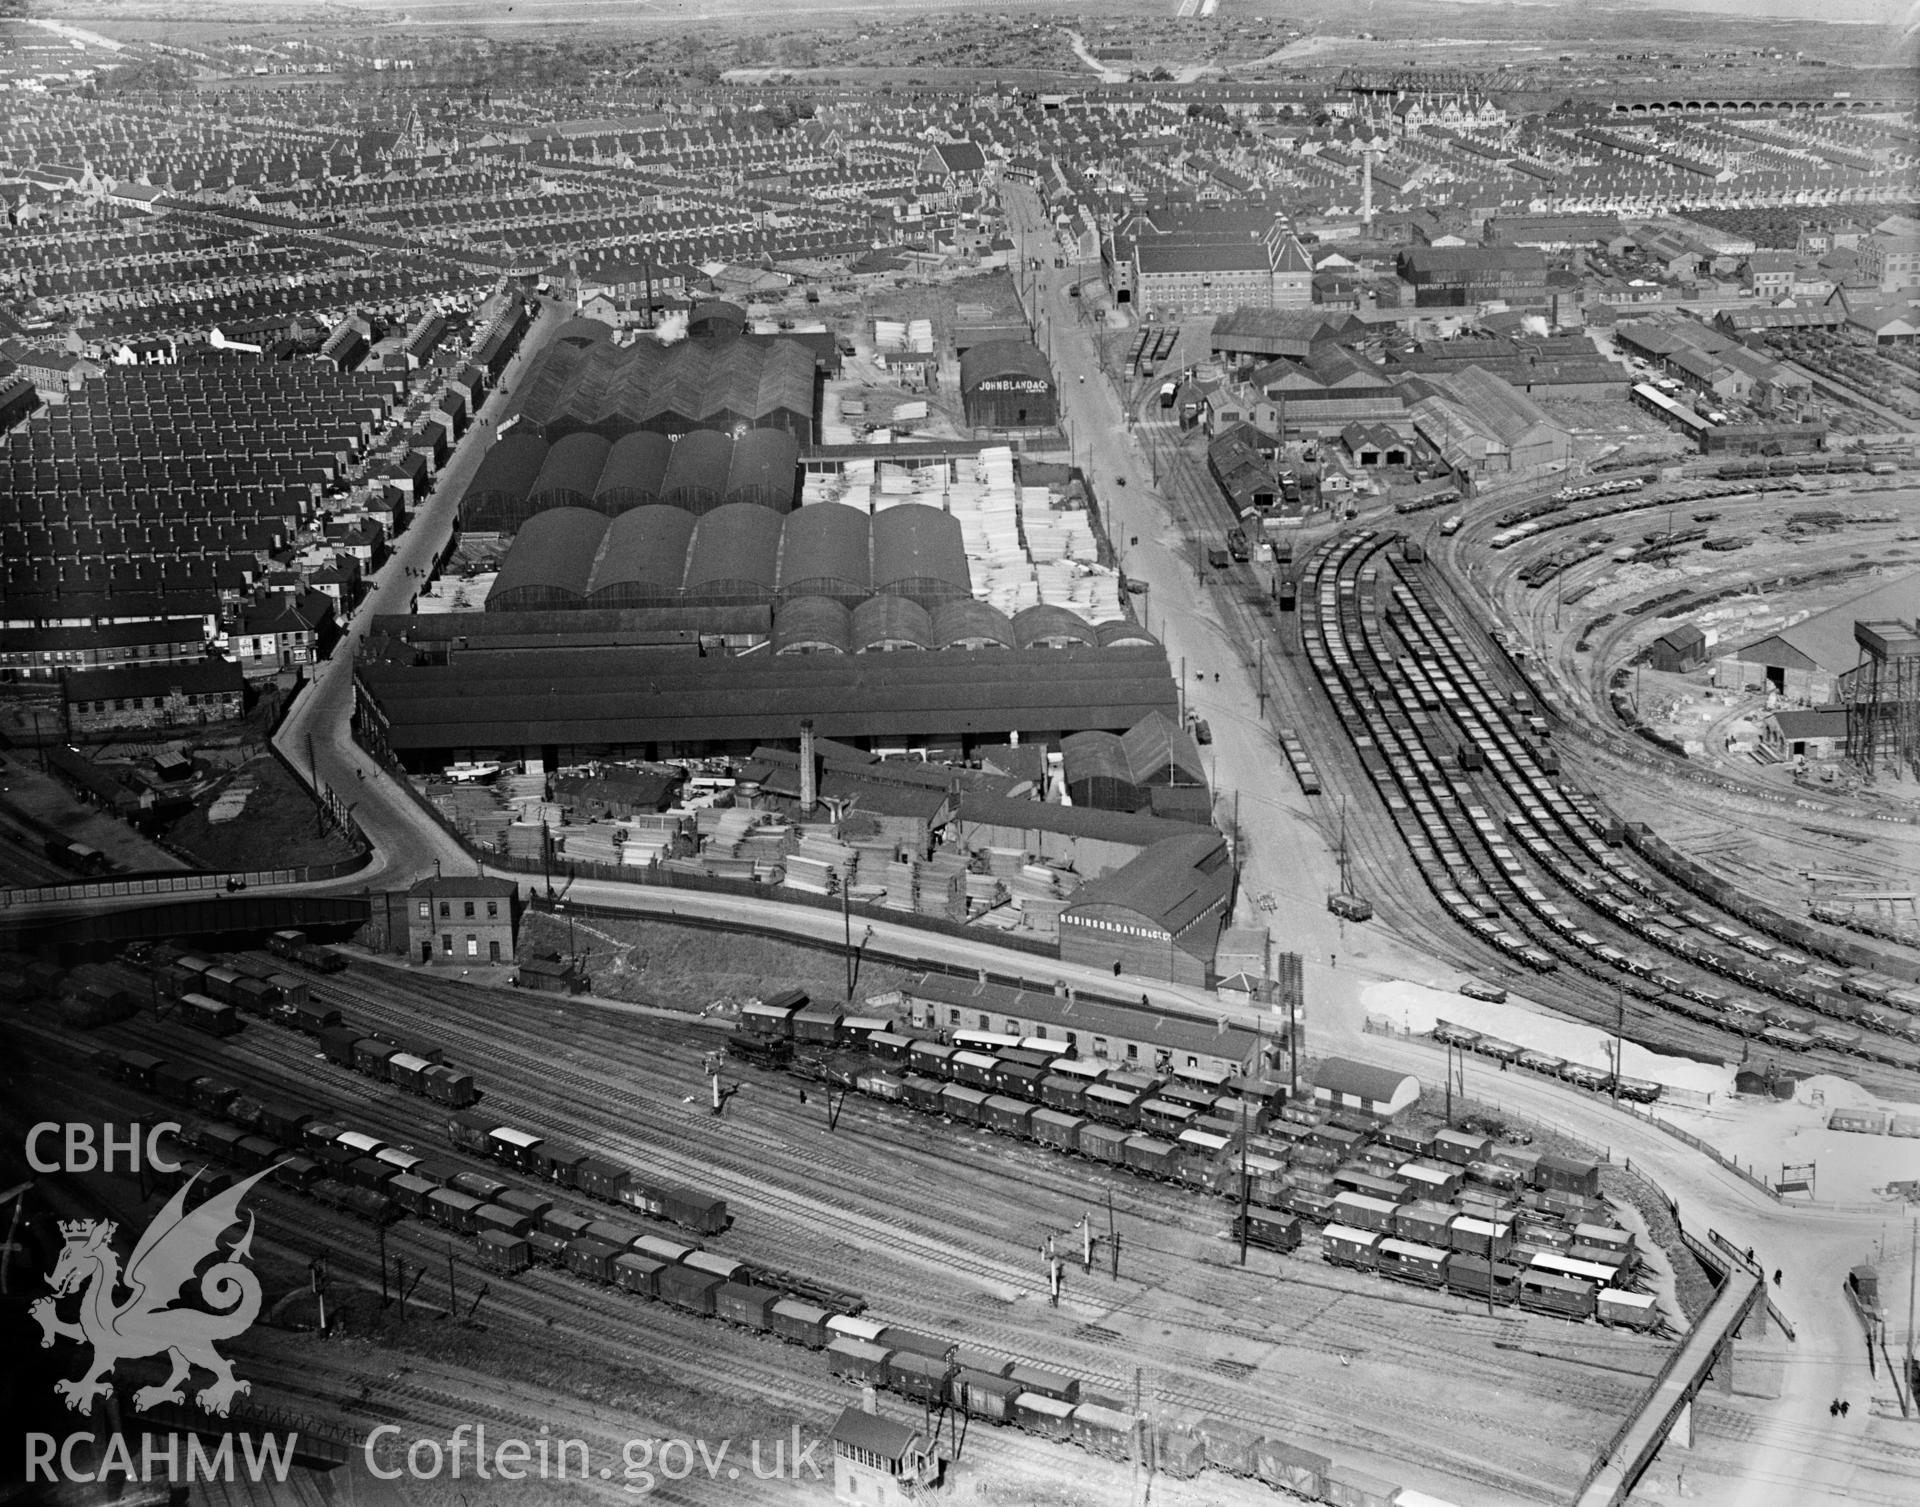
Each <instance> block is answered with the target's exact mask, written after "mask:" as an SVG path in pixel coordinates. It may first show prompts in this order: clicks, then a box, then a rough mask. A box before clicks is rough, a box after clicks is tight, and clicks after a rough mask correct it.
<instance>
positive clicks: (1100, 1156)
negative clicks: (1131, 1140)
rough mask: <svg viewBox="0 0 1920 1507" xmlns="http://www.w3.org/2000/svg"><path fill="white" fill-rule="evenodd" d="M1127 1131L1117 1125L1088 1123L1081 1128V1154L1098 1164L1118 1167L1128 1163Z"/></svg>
mask: <svg viewBox="0 0 1920 1507" xmlns="http://www.w3.org/2000/svg"><path fill="white" fill-rule="evenodd" d="M1126 1147H1127V1131H1126V1130H1124V1129H1123V1128H1121V1127H1120V1126H1117V1125H1096V1124H1094V1123H1093V1122H1092V1121H1090V1120H1089V1121H1087V1122H1086V1123H1084V1124H1082V1125H1081V1127H1080V1154H1081V1155H1082V1156H1085V1157H1091V1158H1092V1159H1093V1160H1095V1161H1097V1162H1112V1163H1114V1164H1115V1165H1116V1166H1118V1165H1122V1164H1124V1163H1125V1161H1126Z"/></svg>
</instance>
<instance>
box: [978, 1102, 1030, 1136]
mask: <svg viewBox="0 0 1920 1507" xmlns="http://www.w3.org/2000/svg"><path fill="white" fill-rule="evenodd" d="M1034 1113H1035V1111H1034V1108H1033V1106H1032V1105H1031V1104H1026V1103H1023V1102H1021V1101H1020V1100H1018V1099H1015V1098H1011V1097H1009V1096H1008V1095H1006V1094H991V1095H989V1096H988V1097H987V1099H986V1100H985V1101H984V1102H983V1103H982V1104H981V1105H980V1123H982V1124H983V1125H985V1126H986V1127H987V1128H988V1129H989V1130H995V1131H998V1132H999V1133H1000V1134H1002V1135H1017V1136H1024V1135H1026V1134H1027V1128H1028V1125H1029V1123H1030V1122H1031V1120H1032V1118H1033V1115H1034Z"/></svg>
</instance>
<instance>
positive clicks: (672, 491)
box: [660, 429, 733, 513]
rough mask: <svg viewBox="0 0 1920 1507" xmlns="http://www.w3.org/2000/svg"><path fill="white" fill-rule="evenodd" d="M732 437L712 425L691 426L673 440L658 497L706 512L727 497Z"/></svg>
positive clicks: (693, 511) (731, 457) (720, 503)
mask: <svg viewBox="0 0 1920 1507" xmlns="http://www.w3.org/2000/svg"><path fill="white" fill-rule="evenodd" d="M732 463H733V441H731V440H730V439H728V438H727V437H726V436H725V435H724V434H721V433H718V432H717V431H715V430H712V429H695V430H691V431H689V432H688V433H686V434H683V435H681V436H680V438H679V439H677V440H675V441H674V442H673V455H672V456H671V458H669V459H668V461H667V474H666V478H665V479H664V480H663V481H662V482H661V483H660V500H661V501H662V502H664V503H667V504H668V505H670V506H672V507H676V508H685V509H686V510H687V511H688V512H689V513H707V512H711V511H712V510H713V509H715V508H717V507H719V506H721V505H722V504H723V503H724V502H725V501H726V498H727V471H728V470H729V468H730V467H731V466H732Z"/></svg>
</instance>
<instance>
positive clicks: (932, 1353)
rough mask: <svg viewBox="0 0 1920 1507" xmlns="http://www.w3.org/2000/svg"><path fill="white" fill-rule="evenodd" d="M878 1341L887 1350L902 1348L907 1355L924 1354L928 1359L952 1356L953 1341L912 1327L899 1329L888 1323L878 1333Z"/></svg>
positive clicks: (949, 1357) (943, 1359)
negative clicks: (922, 1332) (920, 1331)
mask: <svg viewBox="0 0 1920 1507" xmlns="http://www.w3.org/2000/svg"><path fill="white" fill-rule="evenodd" d="M878 1338H879V1341H880V1343H881V1344H883V1345H885V1346H886V1347H887V1348H888V1349H889V1350H902V1351H905V1352H906V1353H908V1354H909V1355H920V1356H925V1357H927V1358H928V1359H930V1360H938V1361H946V1360H950V1359H951V1358H952V1356H953V1347H954V1342H953V1341H952V1340H945V1339H941V1338H939V1337H938V1336H936V1335H931V1334H921V1333H919V1332H918V1331H917V1330H913V1329H901V1328H899V1327H897V1326H893V1325H889V1326H888V1327H886V1328H884V1329H882V1330H881V1331H880V1333H879V1336H878Z"/></svg>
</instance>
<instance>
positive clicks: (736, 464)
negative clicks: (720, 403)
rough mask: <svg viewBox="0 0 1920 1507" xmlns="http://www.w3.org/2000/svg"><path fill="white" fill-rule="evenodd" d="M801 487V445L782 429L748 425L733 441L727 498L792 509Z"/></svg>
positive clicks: (768, 506) (784, 509) (781, 509)
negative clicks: (752, 427)
mask: <svg viewBox="0 0 1920 1507" xmlns="http://www.w3.org/2000/svg"><path fill="white" fill-rule="evenodd" d="M799 490H800V445H799V442H798V441H797V440H795V439H794V437H793V436H792V435H790V434H787V433H785V432H783V431H781V430H779V429H749V430H748V431H747V432H746V433H745V434H743V435H741V436H739V438H737V439H736V440H734V442H733V461H732V464H731V465H730V466H729V467H728V470H727V501H728V502H757V503H759V504H760V506H761V507H763V508H772V509H774V510H775V511H776V512H780V513H790V512H792V511H793V507H794V499H795V497H796V496H797V494H798V493H799Z"/></svg>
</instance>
